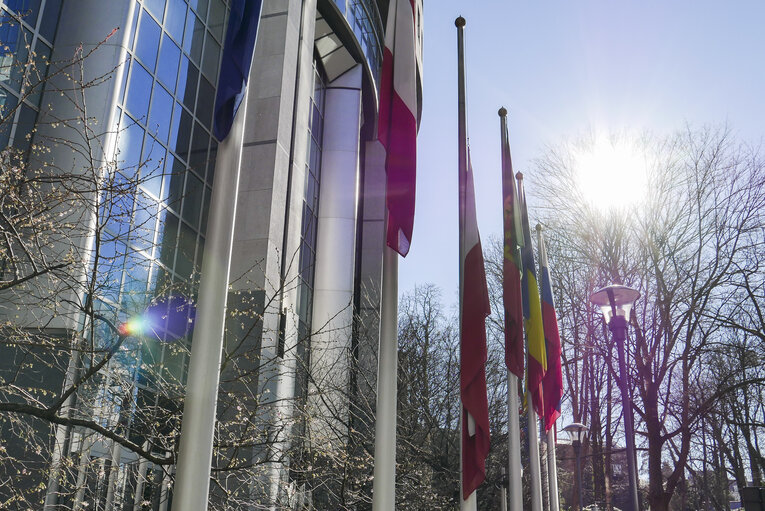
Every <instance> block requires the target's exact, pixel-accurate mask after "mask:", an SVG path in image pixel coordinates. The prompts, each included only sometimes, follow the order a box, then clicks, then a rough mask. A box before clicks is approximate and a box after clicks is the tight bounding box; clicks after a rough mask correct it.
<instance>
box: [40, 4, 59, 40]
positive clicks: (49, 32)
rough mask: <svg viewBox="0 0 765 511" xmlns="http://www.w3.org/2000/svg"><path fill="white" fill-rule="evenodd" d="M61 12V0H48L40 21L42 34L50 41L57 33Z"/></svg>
mask: <svg viewBox="0 0 765 511" xmlns="http://www.w3.org/2000/svg"><path fill="white" fill-rule="evenodd" d="M60 13H61V0H47V2H45V11H44V12H43V16H42V21H40V35H41V36H43V37H44V38H45V39H47V40H48V41H50V42H53V38H54V36H55V35H56V27H57V26H58V15H59V14H60Z"/></svg>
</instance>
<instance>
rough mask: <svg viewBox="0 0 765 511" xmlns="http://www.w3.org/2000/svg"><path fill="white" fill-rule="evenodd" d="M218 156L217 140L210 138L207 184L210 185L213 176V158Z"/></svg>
mask: <svg viewBox="0 0 765 511" xmlns="http://www.w3.org/2000/svg"><path fill="white" fill-rule="evenodd" d="M217 156H218V142H216V141H215V139H214V138H211V139H210V156H209V158H207V179H206V180H207V184H209V185H210V186H212V184H213V181H214V178H215V160H216V158H217Z"/></svg>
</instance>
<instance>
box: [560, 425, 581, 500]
mask: <svg viewBox="0 0 765 511" xmlns="http://www.w3.org/2000/svg"><path fill="white" fill-rule="evenodd" d="M563 431H565V432H566V433H568V436H569V438H570V439H571V444H572V445H573V446H574V454H575V455H576V484H577V491H578V493H579V511H582V509H584V503H583V501H584V499H583V498H582V444H583V443H584V439H585V438H587V426H585V425H584V424H582V423H581V422H574V423H573V424H569V425H568V426H566V427H565V428H563Z"/></svg>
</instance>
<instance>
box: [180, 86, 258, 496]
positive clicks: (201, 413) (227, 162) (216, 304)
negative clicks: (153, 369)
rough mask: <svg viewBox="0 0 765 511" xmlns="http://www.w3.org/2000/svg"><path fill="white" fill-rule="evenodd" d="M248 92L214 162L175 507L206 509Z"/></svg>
mask: <svg viewBox="0 0 765 511" xmlns="http://www.w3.org/2000/svg"><path fill="white" fill-rule="evenodd" d="M248 96H249V89H246V90H245V93H244V98H243V99H242V103H241V106H240V108H239V113H238V115H236V117H235V118H234V123H233V125H232V127H231V131H230V133H229V134H228V136H227V137H226V138H225V139H224V140H223V142H221V144H220V146H219V149H218V158H217V161H216V164H215V179H214V182H213V192H212V201H211V204H210V216H209V224H208V225H209V226H208V229H207V232H208V238H207V243H206V245H205V254H204V259H203V260H202V273H201V275H202V279H201V281H200V284H199V302H198V304H197V314H196V320H195V321H196V326H195V328H194V336H193V340H192V343H191V357H190V360H189V372H188V378H187V381H188V384H187V387H186V399H185V401H184V406H183V422H182V423H181V424H182V425H181V438H180V446H179V452H178V461H177V470H176V478H175V490H174V495H173V510H174V511H204V510H206V509H207V494H208V492H209V489H210V465H211V464H212V452H213V435H214V430H215V414H216V408H217V404H218V384H219V382H220V363H221V351H222V349H223V330H224V322H225V319H226V299H227V297H228V281H229V271H230V268H231V251H232V245H233V242H234V219H235V217H236V203H237V195H238V191H239V167H240V164H241V160H242V145H243V142H244V125H245V122H244V121H245V117H246V112H247V98H248Z"/></svg>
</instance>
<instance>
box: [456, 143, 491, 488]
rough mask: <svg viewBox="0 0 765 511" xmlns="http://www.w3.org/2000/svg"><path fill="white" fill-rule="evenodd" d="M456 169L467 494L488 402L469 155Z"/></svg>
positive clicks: (476, 472) (476, 478)
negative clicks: (460, 269) (463, 167)
mask: <svg viewBox="0 0 765 511" xmlns="http://www.w3.org/2000/svg"><path fill="white" fill-rule="evenodd" d="M467 160H468V162H467V169H460V179H459V184H460V228H461V229H462V233H461V234H462V236H460V239H461V241H462V243H461V246H460V258H461V260H462V282H461V286H460V288H461V289H462V296H461V297H460V308H461V314H460V316H461V318H462V321H461V323H460V343H461V344H460V354H461V358H460V396H461V398H462V495H463V496H464V497H465V498H467V497H468V496H469V495H470V494H471V493H473V492H474V491H475V490H476V488H478V486H479V485H480V484H481V483H482V482H483V480H484V479H485V478H486V457H487V456H488V454H489V443H490V441H489V403H488V398H487V396H486V358H487V350H486V317H487V316H488V315H489V314H490V313H491V310H490V308H489V291H488V287H487V285H486V270H485V268H484V261H483V251H482V250H481V237H480V235H479V234H478V221H477V218H476V213H475V190H474V186H473V169H472V165H471V164H470V155H469V154H468V157H467Z"/></svg>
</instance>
